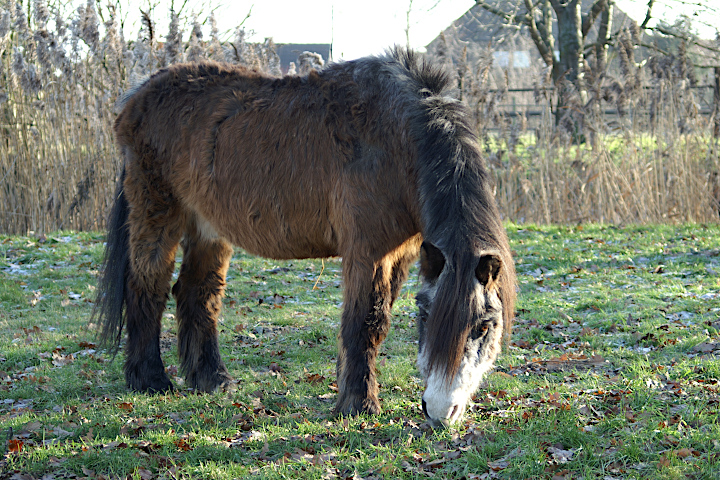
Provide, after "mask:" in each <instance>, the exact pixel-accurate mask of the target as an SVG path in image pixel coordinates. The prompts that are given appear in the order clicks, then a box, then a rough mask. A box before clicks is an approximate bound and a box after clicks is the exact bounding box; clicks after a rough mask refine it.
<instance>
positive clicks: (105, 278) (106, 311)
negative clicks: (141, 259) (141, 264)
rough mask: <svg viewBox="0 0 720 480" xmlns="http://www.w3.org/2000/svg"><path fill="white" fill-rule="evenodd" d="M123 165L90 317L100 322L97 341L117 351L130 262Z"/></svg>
mask: <svg viewBox="0 0 720 480" xmlns="http://www.w3.org/2000/svg"><path fill="white" fill-rule="evenodd" d="M124 180H125V167H124V166H123V169H122V172H121V173H120V180H119V181H118V184H117V187H116V189H115V196H114V203H113V206H112V210H110V216H109V218H108V225H107V237H106V239H105V242H106V243H105V255H104V257H103V266H102V271H101V273H100V279H99V281H98V287H97V291H98V293H97V299H96V301H95V308H94V309H93V313H92V318H93V319H98V321H99V322H100V323H102V332H101V333H100V344H101V345H106V346H109V347H110V349H111V351H112V352H113V355H114V354H116V353H117V351H118V347H119V345H120V339H121V338H122V329H123V324H124V323H125V318H124V310H125V288H126V286H125V281H126V280H125V278H126V272H127V270H128V265H129V262H130V257H129V254H128V251H129V243H128V238H129V234H128V226H127V218H128V204H127V199H126V198H125V192H124V190H123V182H124Z"/></svg>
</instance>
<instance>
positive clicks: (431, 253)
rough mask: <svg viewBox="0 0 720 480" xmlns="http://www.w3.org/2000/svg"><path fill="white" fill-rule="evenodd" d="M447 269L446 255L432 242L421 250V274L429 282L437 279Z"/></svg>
mask: <svg viewBox="0 0 720 480" xmlns="http://www.w3.org/2000/svg"><path fill="white" fill-rule="evenodd" d="M443 268H445V255H443V253H442V252H441V251H440V249H439V248H437V247H436V246H435V245H433V244H432V243H430V242H423V243H422V247H421V248H420V274H421V275H422V276H423V277H425V278H427V279H428V280H435V279H437V278H438V277H439V276H440V274H441V273H442V271H443Z"/></svg>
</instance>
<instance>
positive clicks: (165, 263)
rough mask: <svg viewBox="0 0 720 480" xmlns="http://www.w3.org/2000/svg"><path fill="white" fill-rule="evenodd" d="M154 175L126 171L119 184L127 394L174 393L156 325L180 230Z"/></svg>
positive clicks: (176, 211) (176, 210) (175, 209)
mask: <svg viewBox="0 0 720 480" xmlns="http://www.w3.org/2000/svg"><path fill="white" fill-rule="evenodd" d="M132 166H136V165H132ZM153 173H154V172H152V171H150V172H148V171H146V170H142V169H141V168H136V169H133V168H128V170H127V176H126V178H125V182H124V191H125V192H124V193H125V195H126V196H127V199H128V204H129V214H128V228H129V247H130V255H129V257H130V263H129V270H128V272H127V273H126V285H127V288H126V289H125V306H126V307H125V308H126V310H125V322H126V325H127V337H128V338H127V343H126V345H125V352H126V355H125V380H126V383H127V386H128V387H129V388H130V389H132V390H136V391H141V392H149V393H155V392H162V391H167V390H172V388H173V387H172V383H171V382H170V379H169V378H168V376H167V374H166V373H165V367H164V366H163V362H162V359H161V358H160V326H161V318H162V312H163V310H164V309H165V303H166V302H167V298H168V293H169V291H170V279H171V277H172V272H173V270H174V268H175V253H176V251H177V246H178V244H179V241H180V237H181V236H182V232H183V230H184V227H185V219H184V213H183V211H182V209H181V208H180V207H179V205H178V204H177V202H176V201H175V200H174V199H173V197H172V195H170V194H169V193H168V192H169V188H167V186H166V185H165V184H164V183H163V182H162V179H161V178H160V177H157V176H154V175H153Z"/></svg>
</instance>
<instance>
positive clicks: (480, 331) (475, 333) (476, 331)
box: [470, 322, 490, 340]
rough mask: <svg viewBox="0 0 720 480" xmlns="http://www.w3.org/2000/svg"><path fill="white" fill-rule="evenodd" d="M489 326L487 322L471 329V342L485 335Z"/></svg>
mask: <svg viewBox="0 0 720 480" xmlns="http://www.w3.org/2000/svg"><path fill="white" fill-rule="evenodd" d="M489 326H490V324H489V323H487V322H483V323H481V324H480V325H476V326H475V327H473V329H472V332H471V333H470V336H471V337H472V338H473V340H476V339H478V338H480V337H482V336H483V335H485V334H486V333H487V331H488V328H489Z"/></svg>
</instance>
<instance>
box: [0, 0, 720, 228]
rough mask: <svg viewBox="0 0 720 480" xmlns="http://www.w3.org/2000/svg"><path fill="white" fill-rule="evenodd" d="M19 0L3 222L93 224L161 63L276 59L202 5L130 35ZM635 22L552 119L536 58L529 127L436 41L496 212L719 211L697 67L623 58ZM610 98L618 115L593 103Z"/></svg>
mask: <svg viewBox="0 0 720 480" xmlns="http://www.w3.org/2000/svg"><path fill="white" fill-rule="evenodd" d="M29 1H30V4H29V5H28V4H26V5H24V6H23V5H22V4H21V3H15V2H13V1H9V0H5V1H4V2H3V3H0V132H2V135H0V232H2V233H7V234H11V233H14V234H16V233H20V234H24V233H27V232H30V231H34V232H37V233H40V232H48V231H53V230H58V229H75V230H87V229H101V228H103V226H104V220H105V216H106V212H107V209H108V207H109V202H110V199H111V195H112V192H113V189H114V184H115V181H116V176H117V172H118V168H119V158H118V154H117V151H116V148H115V144H114V141H113V136H112V128H111V127H112V122H113V119H114V112H113V108H112V106H113V104H114V102H115V100H116V98H117V97H118V96H119V95H121V94H122V92H123V91H124V90H126V89H127V88H128V87H129V86H131V85H134V84H135V83H137V82H139V81H141V80H142V79H143V78H145V77H146V76H147V75H149V74H150V73H152V72H153V71H154V70H156V69H157V68H160V67H162V66H164V65H167V64H169V63H173V62H179V61H186V60H189V61H193V60H202V59H213V60H220V61H228V62H236V63H242V64H245V65H249V66H251V67H255V68H259V69H263V70H265V71H268V72H270V73H273V74H276V75H277V74H279V73H280V63H279V58H278V57H277V54H276V53H275V47H274V44H273V43H272V40H271V39H268V40H266V41H265V42H264V43H259V44H253V43H249V42H247V40H246V38H245V31H244V30H243V29H242V28H238V29H237V30H236V32H235V34H234V37H233V39H232V40H231V41H229V42H221V40H220V39H219V35H218V30H217V26H216V24H215V19H214V17H213V16H212V15H211V16H210V17H209V19H208V22H206V23H207V24H208V25H209V28H210V32H209V35H207V36H206V35H204V34H203V27H202V24H201V22H200V21H199V19H198V17H194V18H193V19H192V21H191V24H190V25H189V26H188V32H187V35H185V36H186V39H183V36H184V33H185V32H183V26H182V25H181V22H180V19H179V17H178V15H177V14H176V13H175V12H171V15H170V18H171V21H170V24H169V27H168V33H167V35H165V36H164V37H163V36H160V35H159V34H158V32H157V27H156V25H155V24H154V22H153V20H152V15H151V12H146V14H145V15H144V17H143V24H142V28H141V29H140V31H139V33H138V36H137V38H136V39H135V40H133V41H129V42H128V41H126V40H125V39H124V36H123V31H122V29H120V28H118V25H117V21H116V12H115V11H114V10H113V9H112V8H109V9H108V10H107V11H103V12H98V11H97V10H96V8H97V7H96V5H99V4H96V3H95V2H94V0H88V1H87V3H86V4H84V5H81V6H80V7H79V8H78V9H77V10H76V11H75V12H73V13H72V15H71V18H65V16H64V15H63V13H62V12H61V11H59V10H57V7H56V6H51V7H48V5H47V3H46V0H29ZM28 13H31V14H30V15H28ZM99 13H102V18H103V19H105V22H104V23H103V24H102V25H101V24H100V19H99V17H100V15H99ZM638 36H639V34H638V32H637V31H634V30H628V31H627V32H625V33H623V35H621V36H620V38H619V41H618V49H617V61H616V64H619V68H618V71H617V72H616V74H614V75H611V74H609V73H605V72H602V74H601V75H597V74H595V76H590V75H588V77H589V78H590V82H589V83H590V86H589V88H588V92H587V93H586V94H585V93H584V94H583V95H584V96H585V97H589V98H582V99H581V95H575V96H574V97H572V98H568V99H566V101H565V102H563V104H564V105H567V106H569V107H568V112H569V113H568V114H567V115H566V117H564V118H563V117H561V118H560V120H559V121H558V122H557V124H556V121H555V115H554V114H553V112H552V108H553V107H552V106H553V105H554V104H556V100H555V99H554V97H553V96H554V93H553V92H554V90H553V88H552V87H553V86H552V85H550V83H549V78H550V75H549V71H538V72H537V73H536V79H535V81H534V82H533V83H534V85H535V92H534V95H531V96H534V102H535V104H536V105H537V107H536V110H538V109H539V111H540V116H539V121H536V122H534V124H533V125H532V126H530V125H531V123H533V122H530V121H529V120H528V117H527V116H526V112H522V111H521V112H514V114H513V115H508V112H507V111H506V110H505V111H504V110H503V109H502V108H500V106H501V104H502V102H503V101H506V100H507V97H508V86H509V81H510V80H509V74H508V72H507V71H505V72H502V71H499V69H497V68H495V67H494V66H493V64H492V62H493V57H492V52H491V51H487V52H485V54H483V55H481V57H480V60H479V61H476V62H475V63H474V64H472V65H471V64H468V63H467V56H466V55H463V56H462V57H461V60H460V62H459V64H457V65H454V64H453V61H452V59H451V58H450V55H449V54H448V53H447V52H444V51H443V50H442V49H441V50H440V51H438V52H437V54H438V56H439V57H440V58H439V61H441V62H443V63H445V64H446V65H447V66H448V68H450V69H451V71H452V72H454V75H456V77H457V80H458V91H459V95H460V96H461V98H462V99H463V101H464V102H466V103H467V104H468V105H469V107H470V111H471V112H472V115H473V118H474V120H475V124H476V128H477V131H478V135H479V137H480V139H481V141H482V142H483V145H484V146H485V149H486V151H487V157H488V160H489V162H490V163H491V164H492V166H493V171H494V173H495V182H496V185H495V188H496V198H497V200H498V203H499V205H500V208H501V211H502V212H503V215H504V217H505V218H506V219H509V220H513V221H517V222H535V223H576V222H588V221H598V222H612V223H650V222H652V223H657V222H687V221H690V222H693V221H694V222H710V221H717V219H718V198H720V173H719V172H720V165H718V158H717V157H718V155H717V152H718V145H717V141H716V140H715V139H713V137H712V125H711V124H710V123H711V119H712V116H707V115H706V116H703V115H699V114H698V110H699V108H698V99H697V98H696V94H695V92H694V90H693V89H692V88H691V87H692V86H693V85H695V84H696V83H697V82H698V80H697V78H695V71H694V69H693V68H692V67H691V66H690V63H689V62H688V60H687V56H686V55H687V52H685V50H684V49H680V50H679V51H678V52H677V54H676V55H674V56H663V57H653V58H651V59H650V60H649V61H647V63H646V64H645V66H644V67H641V66H640V65H638V63H636V61H635V59H634V57H633V52H634V51H635V48H634V47H635V46H636V45H637V42H638ZM592 62H593V59H589V64H592ZM292 67H293V68H295V66H294V65H293V66H292ZM296 68H297V71H298V73H304V72H306V71H308V70H309V69H311V68H322V58H320V57H319V56H317V55H315V54H303V55H301V58H299V61H298V64H297V67H296ZM589 73H592V72H589ZM642 85H651V86H652V87H653V88H651V89H643V88H642ZM607 108H612V109H614V110H615V111H616V112H617V115H614V116H612V117H608V116H607V115H604V114H603V113H602V111H603V109H607ZM578 112H581V113H583V112H584V115H582V116H581V117H582V119H583V120H582V121H583V122H584V123H583V127H584V128H585V130H586V131H589V132H591V133H592V141H591V142H590V144H588V145H577V144H574V143H573V140H574V138H573V135H572V134H571V133H572V132H571V131H570V130H571V129H572V128H573V125H575V124H576V122H577V121H578V120H577V119H578V117H577V113H578Z"/></svg>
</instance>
